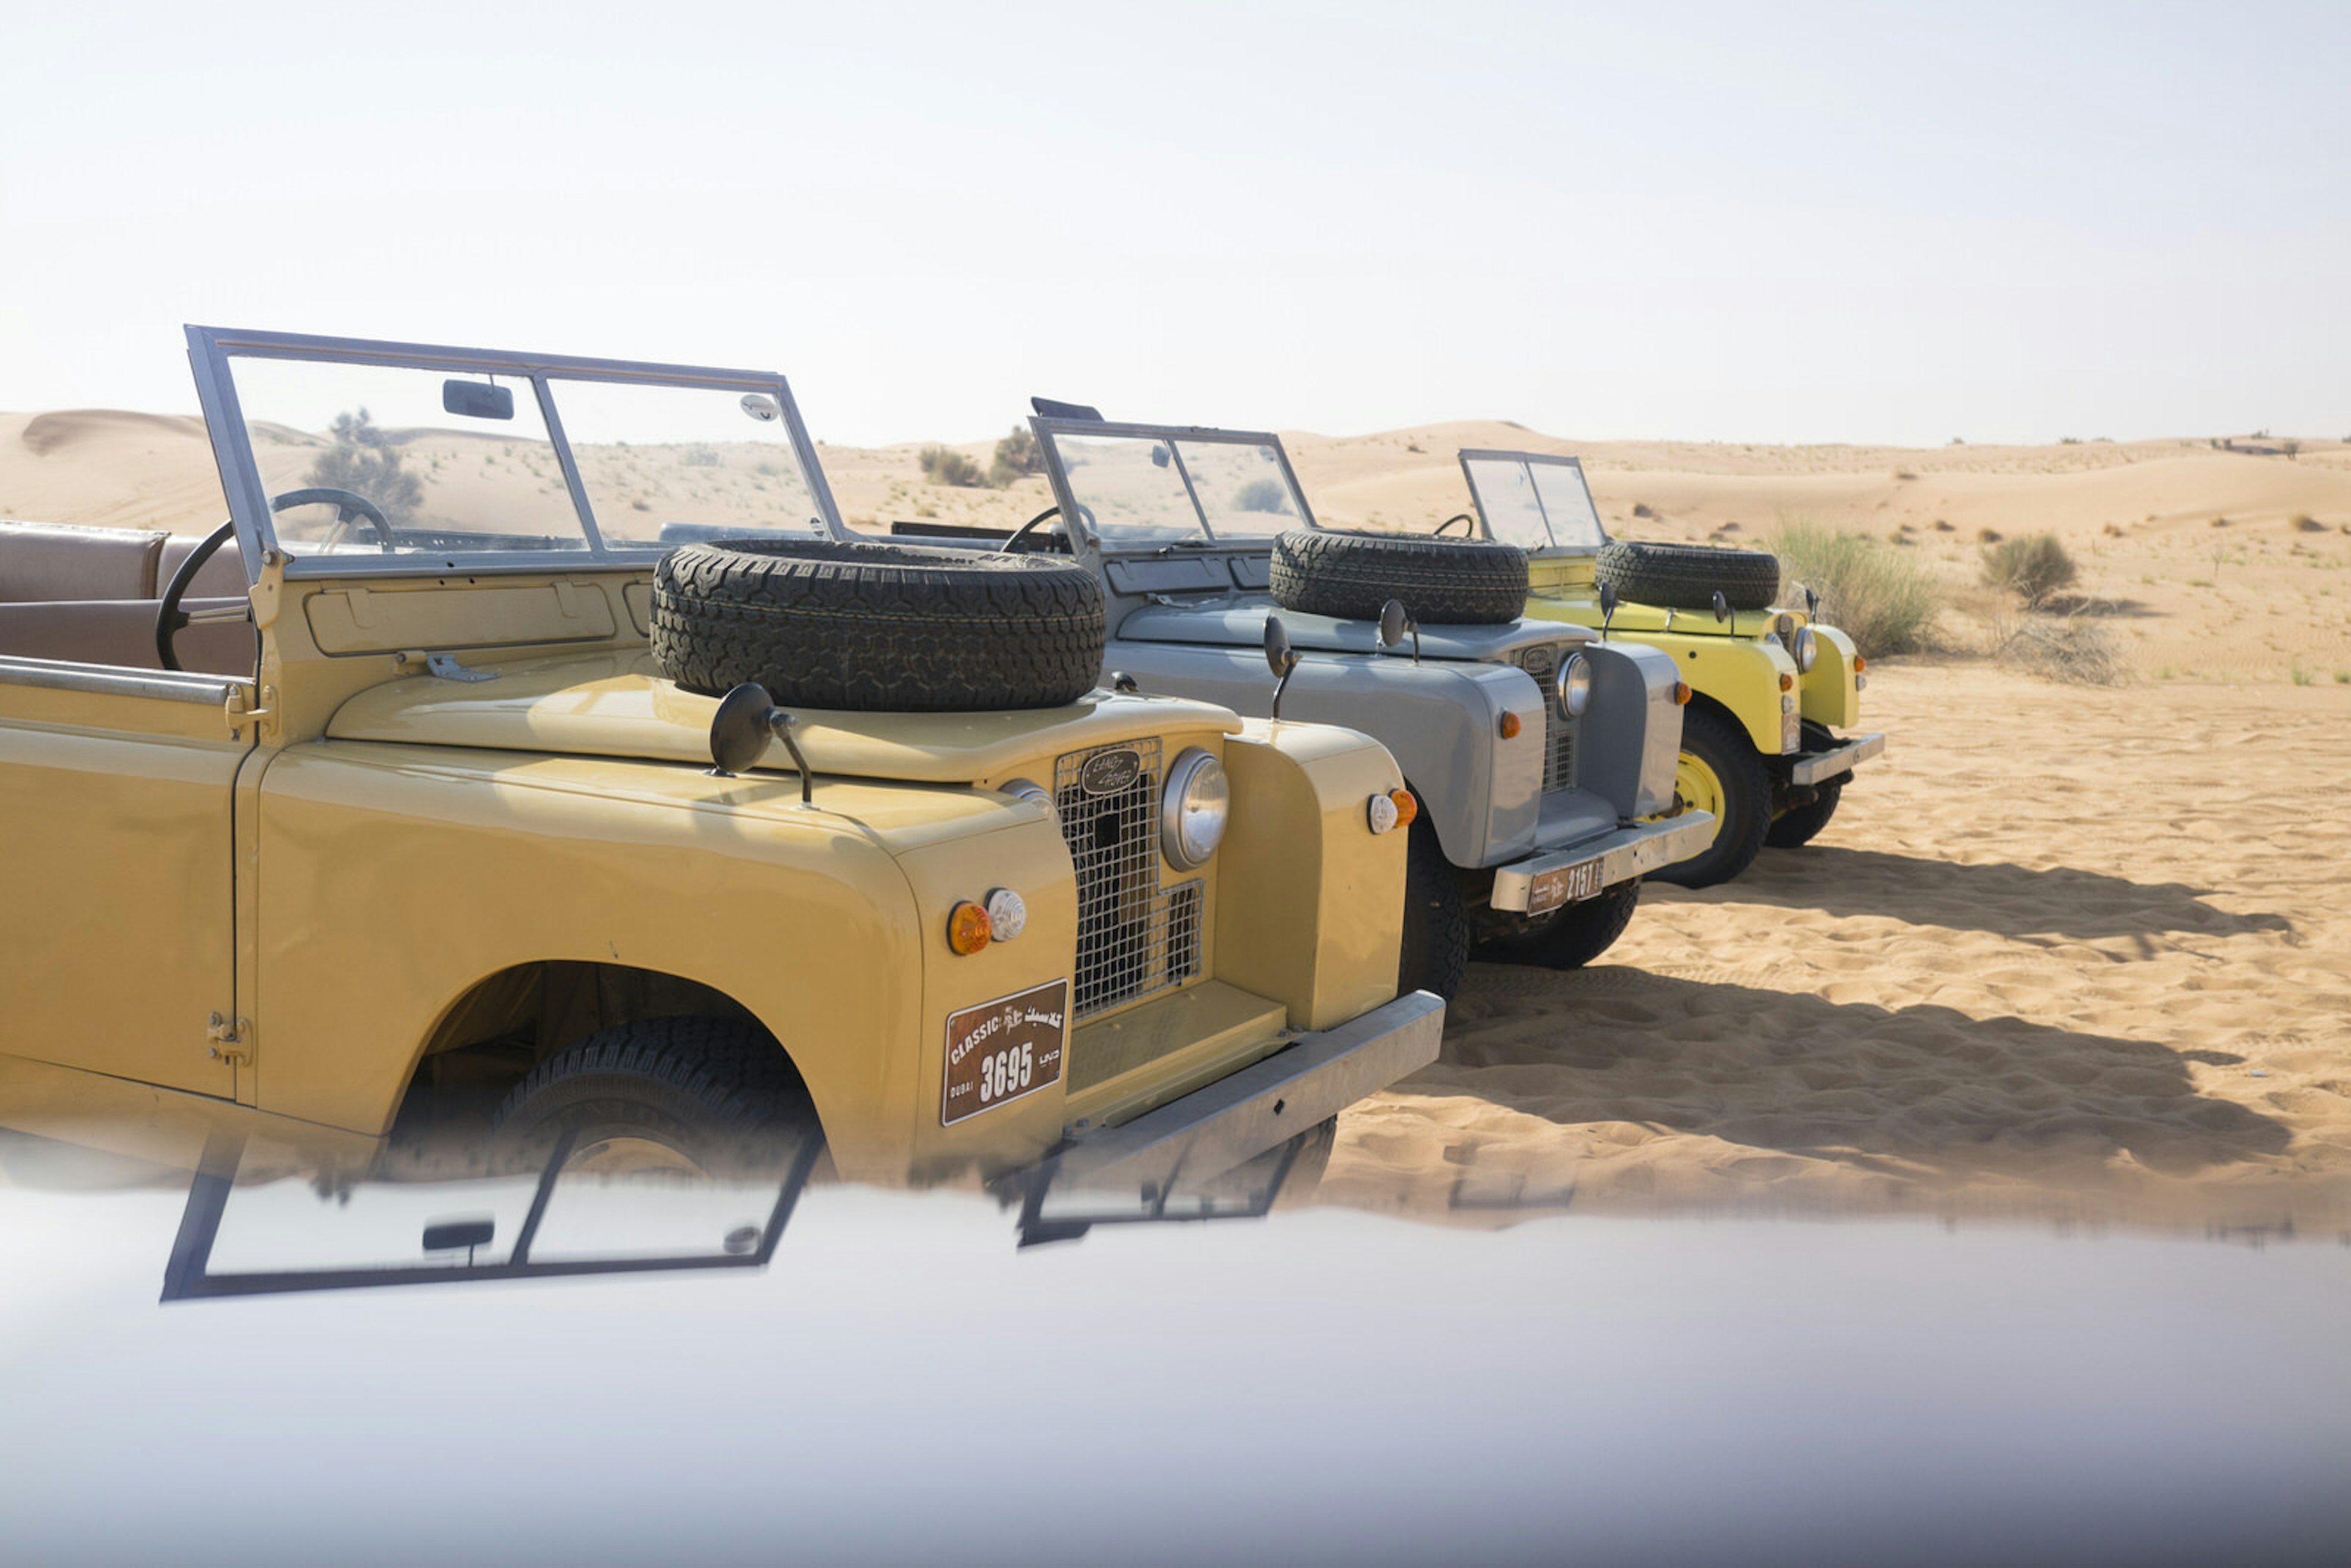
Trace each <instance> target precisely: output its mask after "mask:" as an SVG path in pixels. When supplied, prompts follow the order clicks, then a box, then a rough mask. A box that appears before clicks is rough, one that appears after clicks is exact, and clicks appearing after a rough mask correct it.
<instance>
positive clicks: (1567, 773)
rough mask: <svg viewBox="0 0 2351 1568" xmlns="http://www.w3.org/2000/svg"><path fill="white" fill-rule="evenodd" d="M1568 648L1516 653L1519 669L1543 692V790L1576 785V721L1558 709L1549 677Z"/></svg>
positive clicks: (1555, 695)
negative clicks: (1528, 675)
mask: <svg viewBox="0 0 2351 1568" xmlns="http://www.w3.org/2000/svg"><path fill="white" fill-rule="evenodd" d="M1570 651H1571V650H1569V649H1568V648H1567V647H1565V646H1563V645H1562V646H1560V647H1537V648H1521V649H1520V650H1519V653H1518V665H1519V668H1520V669H1522V670H1524V671H1525V672H1526V673H1527V674H1530V675H1532V676H1533V677H1534V682H1535V685H1538V686H1541V688H1542V694H1543V781H1542V787H1543V793H1544V794H1546V795H1548V794H1550V793H1551V792H1552V790H1554V789H1573V788H1575V723H1574V721H1573V719H1570V718H1568V717H1566V716H1563V715H1562V714H1561V712H1560V711H1559V698H1558V691H1557V688H1556V687H1555V686H1554V685H1552V680H1553V678H1554V677H1555V676H1557V675H1558V674H1559V666H1560V663H1561V661H1562V660H1563V659H1565V658H1566V657H1567V656H1568V654H1569V653H1570Z"/></svg>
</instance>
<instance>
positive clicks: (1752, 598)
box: [1592, 539, 1780, 610]
mask: <svg viewBox="0 0 2351 1568" xmlns="http://www.w3.org/2000/svg"><path fill="white" fill-rule="evenodd" d="M1592 576H1593V581H1594V582H1602V583H1607V584H1610V585H1612V586H1613V587H1614V589H1615V590H1616V591H1617V593H1618V594H1619V595H1620V596H1622V597H1623V598H1625V599H1626V600H1629V601H1632V602H1633V603H1635V604H1655V605H1659V606H1662V607H1666V608H1670V609H1674V610H1711V609H1713V608H1714V596H1715V594H1716V593H1717V592H1719V593H1720V594H1721V595H1722V597H1723V599H1724V601H1726V602H1728V603H1729V607H1730V608H1731V609H1733V610H1769V609H1771V606H1772V604H1773V603H1774V602H1775V601H1777V600H1778V599H1779V597H1780V558H1779V557H1778V556H1775V555H1772V554H1771V553H1770V552H1769V551H1766V550H1760V549H1714V548H1713V547H1711V546H1708V545H1651V544H1635V543H1634V542H1633V541H1632V540H1630V539H1612V540H1610V541H1609V542H1608V543H1606V544H1604V545H1602V546H1601V547H1600V555H1599V558H1598V559H1596V560H1595V561H1593V567H1592Z"/></svg>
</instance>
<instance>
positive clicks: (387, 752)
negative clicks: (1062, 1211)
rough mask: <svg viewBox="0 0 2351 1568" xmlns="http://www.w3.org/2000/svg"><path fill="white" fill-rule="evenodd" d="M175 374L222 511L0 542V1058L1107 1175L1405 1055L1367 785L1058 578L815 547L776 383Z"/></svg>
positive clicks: (491, 357)
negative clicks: (1204, 697)
mask: <svg viewBox="0 0 2351 1568" xmlns="http://www.w3.org/2000/svg"><path fill="white" fill-rule="evenodd" d="M188 346H189V350H190V355H191V359H192V361H193V368H194V371H195V377H196V384H197V391H198V395H199V398H200V401H201V402H202V405H203V409H204V418H205V421H206V424H207V427H208V430H209V433H210V436H211V441H212V445H213V450H214V458H215V460H216V463H217V465H218V468H219V472H220V478H221V484H222V486H223V489H224V490H225V494H226V497H227V509H228V513H229V520H228V521H225V522H224V523H223V524H221V526H220V527H219V528H218V529H216V530H215V531H214V532H213V533H212V534H211V535H210V536H209V537H208V538H202V539H194V538H172V537H168V536H167V535H165V534H163V533H162V532H160V531H158V532H141V531H135V530H121V529H97V528H65V527H51V526H43V525H37V524H28V523H14V522H10V523H0V834H5V865H6V868H7V871H6V876H7V891H8V897H7V898H6V900H5V903H0V994H5V997H6V998H7V1007H6V1009H5V1011H6V1018H5V1024H0V1052H5V1054H7V1055H10V1056H13V1057H16V1058H19V1059H26V1060H29V1061H35V1062H40V1063H47V1064H51V1065H52V1066H54V1067H58V1068H65V1069H74V1070H80V1071H84V1072H88V1073H96V1074H105V1075H109V1076H110V1077H111V1078H113V1079H117V1080H128V1081H133V1082H137V1083H140V1084H144V1085H152V1086H154V1087H155V1088H157V1089H161V1090H167V1091H172V1092H177V1093H179V1094H183V1095H189V1096H203V1097H210V1098H211V1099H213V1100H214V1101H216V1102H219V1103H225V1104H235V1105H243V1106H248V1107H253V1108H255V1109H256V1112H258V1113H267V1114H269V1115H270V1116H272V1117H275V1118H284V1119H287V1120H288V1121H289V1122H298V1123H305V1124H315V1125H317V1126H319V1127H323V1128H338V1129H345V1130H349V1131H350V1132H353V1133H357V1134H363V1135H368V1136H373V1135H376V1134H384V1133H386V1132H387V1131H388V1130H389V1129H391V1128H392V1125H393V1124H394V1122H395V1120H396V1119H397V1118H398V1117H399V1116H400V1115H401V1114H402V1107H403V1105H408V1104H413V1103H415V1101H416V1098H417V1097H418V1096H420V1095H423V1096H441V1095H446V1094H457V1093H473V1094H475V1095H477V1096H483V1097H486V1103H489V1104H490V1105H492V1106H493V1107H494V1110H493V1111H492V1112H491V1113H488V1114H486V1116H485V1117H484V1119H483V1130H484V1135H485V1137H486V1138H500V1137H505V1138H527V1137H529V1136H543V1135H547V1134H549V1133H550V1132H551V1131H559V1132H560V1133H561V1135H563V1136H565V1137H572V1136H577V1135H580V1133H581V1129H582V1128H583V1126H584V1127H588V1128H589V1129H590V1131H591V1132H593V1133H594V1134H595V1135H596V1136H598V1137H603V1138H607V1139H609V1138H611V1137H615V1136H620V1135H622V1133H621V1131H616V1129H619V1130H622V1131H625V1130H626V1129H628V1128H631V1127H635V1128H638V1129H641V1130H652V1131H654V1132H658V1131H659V1130H660V1129H662V1128H664V1127H669V1126H674V1125H676V1124H682V1123H685V1122H691V1121H695V1120H696V1119H699V1120H701V1121H703V1122H706V1123H716V1124H745V1125H747V1124H755V1123H761V1122H765V1121H772V1120H775V1119H778V1118H779V1117H780V1118H789V1117H791V1116H795V1115H799V1116H813V1117H814V1119H815V1121H816V1122H817V1123H818V1124H820V1128H821V1131H822V1134H823V1135H824V1139H825V1142H826V1145H828V1146H829V1148H830V1151H831V1158H832V1160H833V1162H834V1165H835V1166H836V1167H837V1168H838V1169H839V1171H840V1173H841V1175H842V1176H846V1177H850V1178H852V1179H877V1180H888V1181H898V1182H904V1181H909V1180H911V1181H916V1182H922V1181H932V1180H944V1179H948V1178H950V1177H952V1176H958V1175H962V1174H967V1173H975V1172H976V1173H978V1174H979V1175H981V1176H987V1174H988V1173H991V1172H1003V1171H1006V1170H1010V1169H1015V1168H1019V1167H1022V1166H1025V1165H1028V1164H1030V1163H1033V1162H1036V1161H1038V1160H1040V1158H1042V1157H1050V1158H1052V1159H1054V1160H1056V1161H1059V1162H1061V1165H1062V1166H1063V1167H1064V1168H1065V1169H1067V1170H1069V1171H1071V1172H1080V1173H1091V1175H1092V1177H1093V1178H1095V1179H1096V1180H1097V1181H1098V1183H1099V1186H1100V1187H1101V1188H1102V1190H1119V1189H1122V1188H1123V1190H1125V1191H1127V1192H1128V1193H1129V1194H1130V1195H1132V1194H1134V1192H1137V1191H1142V1192H1148V1191H1150V1190H1152V1189H1154V1188H1155V1186H1162V1185H1164V1183H1165V1180H1166V1179H1167V1178H1168V1176H1169V1175H1170V1174H1171V1173H1172V1172H1174V1171H1175V1170H1176V1169H1177V1168H1178V1167H1180V1168H1181V1169H1183V1170H1184V1171H1185V1172H1186V1173H1187V1174H1188V1175H1189V1176H1195V1177H1197V1176H1213V1175H1214V1174H1215V1173H1216V1172H1217V1171H1218V1170H1221V1169H1229V1168H1234V1167H1237V1166H1240V1165H1242V1164H1243V1163H1245V1162H1248V1161H1249V1160H1251V1159H1254V1158H1256V1157H1257V1156H1259V1155H1262V1154H1264V1153H1266V1152H1267V1151H1269V1150H1272V1149H1275V1148H1277V1147H1280V1146H1281V1145H1285V1144H1286V1143H1288V1142H1289V1141H1290V1140H1292V1139H1295V1138H1298V1137H1301V1135H1305V1134H1310V1133H1311V1132H1312V1131H1313V1130H1315V1129H1317V1128H1318V1127H1319V1125H1320V1124H1322V1123H1324V1122H1326V1121H1327V1119H1328V1118H1330V1117H1332V1116H1333V1115H1334V1114H1335V1113H1337V1112H1338V1111H1339V1110H1340V1109H1341V1108H1342V1107H1343V1106H1344V1105H1346V1104H1347V1103H1350V1102H1352V1101H1353V1100H1355V1099H1357V1098H1359V1097H1360V1096H1362V1095H1364V1094H1365V1093H1368V1092H1372V1091H1374V1090H1375V1089H1377V1088H1379V1087H1381V1086H1383V1085H1384V1084H1386V1083H1388V1082H1391V1081H1393V1080H1395V1079H1396V1078H1398V1077H1400V1076H1402V1075H1403V1074H1405V1073H1406V1072H1409V1071H1412V1070H1413V1069H1415V1068H1416V1067H1418V1066H1420V1065H1422V1064H1424V1063H1426V1062H1427V1061H1431V1060H1432V1059H1433V1058H1434V1057H1435V1055H1436V1052H1437V1039H1438V1034H1439V1031H1440V1029H1441V1026H1442V1020H1443V1005H1442V1003H1441V1002H1439V1001H1438V999H1437V998H1435V997H1433V996H1430V995H1427V994H1426V993H1418V992H1416V993H1411V994H1408V995H1405V996H1403V997H1401V998H1399V997H1398V996H1397V995H1396V974H1397V953H1398V915H1397V911H1398V910H1399V909H1400V908H1401V907H1402V902H1403V887H1404V877H1405V838H1406V835H1405V833H1402V832H1396V831H1391V830H1392V829H1394V828H1395V826H1396V825H1397V824H1398V822H1399V821H1400V820H1405V821H1408V820H1409V818H1410V815H1411V801H1410V798H1409V797H1408V796H1406V795H1405V794H1404V792H1403V789H1402V779H1401V777H1400V775H1399V774H1398V772H1397V770H1396V768H1395V762H1394V761H1393V759H1392V758H1390V757H1389V756H1388V754H1387V753H1386V752H1385V751H1384V750H1383V749H1382V748H1381V747H1379V746H1378V745H1377V744H1375V743H1374V742H1372V741H1370V740H1368V739H1366V738H1365V737H1362V736H1360V735H1357V734H1355V733H1354V732H1353V731H1349V730H1344V729H1339V728H1334V727H1325V726H1319V725H1311V724H1296V723H1266V722H1256V721H1243V720H1241V719H1239V718H1238V717H1236V716H1234V715H1233V714H1232V713H1231V712H1230V711H1228V710H1227V709H1224V708H1220V707H1216V706H1209V705H1207V704H1202V703H1197V702H1188V701H1181V700H1175V699H1167V698H1151V697H1142V696H1136V695H1124V694H1121V693H1118V692H1114V691H1107V690H1102V689H1098V688H1097V686H1096V682H1097V680H1098V679H1099V678H1100V670H1101V663H1100V661H1101V654H1102V606H1101V600H1100V595H1099V591H1098V590H1097V589H1096V588H1095V587H1094V585H1093V582H1092V578H1091V577H1090V576H1089V575H1088V574H1087V573H1085V572H1084V571H1082V570H1080V569H1078V568H1076V567H1074V566H1072V565H1071V564H1069V563H1067V562H1062V561H1057V560H1054V559H1050V558H1046V557H1041V556H1001V557H982V558H975V557H973V556H971V555H969V554H967V553H955V552H943V551H936V550H930V549H915V548H912V547H908V546H904V545H899V544H884V543H878V542H877V543H848V542H843V541H842V540H841V539H840V538H838V537H837V536H838V535H839V532H840V529H839V526H838V518H837V517H835V515H834V507H833V501H832V497H831V492H830V490H829V489H828V487H827V486H826V484H825V479H824V476H823V472H822V470H821V469H820V466H819V465H818V462H817V455H816V448H815V445H814V444H813V443H812V442H811V441H810V438H809V436H808V434H807V431H806V428H805V426H804V425H803V424H802V423H801V421H800V418H799V413H798V410H797V409H796V408H795V406H794V404H793V402H792V398H791V394H790V392H789V389H788V387H787V386H786V384H785V382H784V381H783V378H782V377H780V376H777V375H771V374H764V373H757V372H749V371H726V370H712V369H704V368H695V367H684V366H674V365H650V364H636V363H624V362H620V361H605V360H587V359H569V358H556V357H550V356H543V355H528V354H515V353H493V352H481V351H475V350H457V349H445V348H431V347H420V346H414V345H403V344H392V343H376V342H360V341H351V340H339V339H322V338H312V337H299V336H292V335H286V334H277V333H265V332H243V331H226V330H217V329H206V328H191V329H189V332H188ZM1271 678H1272V677H1271V675H1270V674H1269V676H1268V680H1269V683H1270V681H1271Z"/></svg>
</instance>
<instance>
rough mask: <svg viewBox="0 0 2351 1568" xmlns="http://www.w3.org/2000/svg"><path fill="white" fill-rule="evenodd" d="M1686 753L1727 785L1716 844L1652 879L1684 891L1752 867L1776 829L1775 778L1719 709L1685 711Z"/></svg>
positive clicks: (1655, 873)
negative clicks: (1773, 817)
mask: <svg viewBox="0 0 2351 1568" xmlns="http://www.w3.org/2000/svg"><path fill="white" fill-rule="evenodd" d="M1682 749H1683V750H1684V751H1687V752H1689V753H1690V754H1691V755H1693V756H1695V757H1697V758H1698V760H1699V761H1701V762H1703V763H1705V764H1706V765H1707V767H1708V768H1711V769H1713V771H1714V777H1715V779H1716V781H1717V782H1718V783H1719V784H1720V785H1721V786H1722V801H1721V805H1722V810H1720V811H1719V812H1718V813H1717V814H1716V817H1715V828H1714V842H1713V843H1711V844H1708V846H1707V847H1706V849H1705V850H1704V851H1703V852H1700V853H1698V854H1696V855H1693V856H1691V857H1690V858H1689V859H1688V860H1686V861H1676V862H1674V863H1673V864H1671V865H1669V866H1666V867H1664V868H1662V869H1661V870H1657V871H1653V872H1651V873H1649V875H1650V876H1651V877H1652V878H1653V879H1655V880H1656V881H1658V882H1670V883H1677V884H1678V885H1679V886H1682V887H1712V886H1714V885H1716V884H1717V883H1725V882H1729V880H1730V879H1731V878H1732V877H1735V876H1737V875H1738V874H1739V873H1740V872H1743V871H1745V870H1746V869H1747V868H1748V867H1749V866H1750V865H1753V864H1754V863H1755V857H1756V856H1757V855H1759V854H1761V853H1762V852H1763V835H1764V834H1765V833H1766V832H1768V831H1771V770H1770V769H1769V768H1766V767H1764V765H1763V758H1762V756H1761V754H1760V753H1758V752H1757V751H1756V749H1755V743H1754V742H1753V741H1751V740H1750V739H1748V738H1747V731H1746V730H1745V729H1743V728H1741V727H1740V725H1739V724H1738V722H1737V721H1736V720H1734V719H1732V718H1731V717H1730V716H1729V715H1727V714H1725V713H1723V712H1722V711H1721V710H1720V709H1719V708H1714V707H1701V706H1698V704H1696V703H1692V704H1691V705H1690V706H1687V707H1686V708H1684V709H1683V710H1682Z"/></svg>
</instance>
